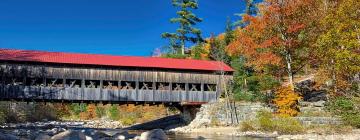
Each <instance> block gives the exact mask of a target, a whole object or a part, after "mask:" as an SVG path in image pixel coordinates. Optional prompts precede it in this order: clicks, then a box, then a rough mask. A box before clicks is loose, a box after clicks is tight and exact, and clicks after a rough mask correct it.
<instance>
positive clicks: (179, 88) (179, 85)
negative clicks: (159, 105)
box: [172, 83, 185, 91]
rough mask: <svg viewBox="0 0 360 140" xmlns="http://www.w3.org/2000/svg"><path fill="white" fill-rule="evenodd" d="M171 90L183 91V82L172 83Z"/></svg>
mask: <svg viewBox="0 0 360 140" xmlns="http://www.w3.org/2000/svg"><path fill="white" fill-rule="evenodd" d="M172 90H173V91H185V83H173V84H172Z"/></svg>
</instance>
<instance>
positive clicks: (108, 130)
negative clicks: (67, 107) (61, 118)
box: [0, 120, 167, 140]
mask: <svg viewBox="0 0 360 140" xmlns="http://www.w3.org/2000/svg"><path fill="white" fill-rule="evenodd" d="M0 127H1V129H0V140H28V139H31V140H48V139H55V140H63V139H65V140H98V139H103V140H123V139H134V140H147V139H149V138H156V139H159V140H162V139H167V135H166V134H165V132H164V131H163V130H161V129H154V130H151V131H145V132H141V131H128V130H124V129H122V127H123V126H122V125H121V124H120V123H119V122H115V121H107V120H97V121H85V122H75V121H74V122H57V121H46V122H35V123H18V124H4V125H1V126H0Z"/></svg>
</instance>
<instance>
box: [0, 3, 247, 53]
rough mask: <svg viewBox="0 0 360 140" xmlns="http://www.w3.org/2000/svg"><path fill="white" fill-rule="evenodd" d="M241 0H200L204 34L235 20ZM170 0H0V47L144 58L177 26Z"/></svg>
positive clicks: (217, 30) (240, 8) (242, 4)
mask: <svg viewBox="0 0 360 140" xmlns="http://www.w3.org/2000/svg"><path fill="white" fill-rule="evenodd" d="M244 7H245V4H244V2H243V0H199V9H198V10H196V11H195V14H197V15H198V16H199V17H201V18H203V19H204V21H203V22H201V23H199V24H198V26H197V27H198V28H200V29H201V30H202V31H203V36H204V37H208V36H210V34H211V33H214V34H219V33H221V32H223V31H224V28H225V22H226V19H227V17H230V18H231V19H232V20H236V19H238V17H236V16H234V14H235V13H242V12H243V11H244ZM175 13H176V9H175V8H174V7H172V6H171V0H0V48H15V49H30V50H46V51H62V52H78V53H96V54H113V55H136V56H149V55H150V54H151V52H152V50H154V48H160V47H162V46H164V45H166V44H167V40H165V39H162V38H161V37H160V35H161V33H163V32H173V31H175V30H176V28H177V25H176V24H171V23H170V22H169V19H170V18H172V17H174V16H176V15H175Z"/></svg>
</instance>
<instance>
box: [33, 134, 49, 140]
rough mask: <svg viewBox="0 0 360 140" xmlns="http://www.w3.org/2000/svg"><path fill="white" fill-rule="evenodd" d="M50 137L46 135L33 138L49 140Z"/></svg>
mask: <svg viewBox="0 0 360 140" xmlns="http://www.w3.org/2000/svg"><path fill="white" fill-rule="evenodd" d="M49 139H51V137H50V136H49V135H46V134H38V136H37V137H36V138H35V140H49Z"/></svg>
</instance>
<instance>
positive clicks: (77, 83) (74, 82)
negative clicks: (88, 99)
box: [65, 79, 82, 88]
mask: <svg viewBox="0 0 360 140" xmlns="http://www.w3.org/2000/svg"><path fill="white" fill-rule="evenodd" d="M81 81H82V80H80V79H66V85H65V87H68V88H80V87H81Z"/></svg>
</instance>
